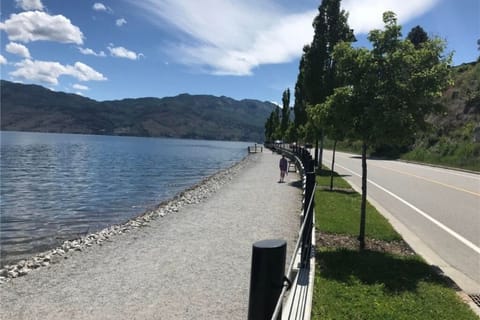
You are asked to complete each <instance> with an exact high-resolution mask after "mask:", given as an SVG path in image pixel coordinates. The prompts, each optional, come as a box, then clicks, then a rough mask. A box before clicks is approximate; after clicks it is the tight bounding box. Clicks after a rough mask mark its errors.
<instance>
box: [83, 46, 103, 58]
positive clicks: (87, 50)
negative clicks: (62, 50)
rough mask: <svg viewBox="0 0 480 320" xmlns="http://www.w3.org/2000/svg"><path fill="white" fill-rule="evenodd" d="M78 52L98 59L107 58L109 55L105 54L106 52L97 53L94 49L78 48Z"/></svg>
mask: <svg viewBox="0 0 480 320" xmlns="http://www.w3.org/2000/svg"><path fill="white" fill-rule="evenodd" d="M78 50H80V52H81V53H82V54H84V55H91V56H96V57H106V56H107V55H106V54H105V52H103V51H100V52H95V51H93V50H92V49H90V48H81V47H78Z"/></svg>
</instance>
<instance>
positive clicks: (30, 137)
mask: <svg viewBox="0 0 480 320" xmlns="http://www.w3.org/2000/svg"><path fill="white" fill-rule="evenodd" d="M0 134H1V155H0V170H1V171H0V174H1V179H0V181H1V186H0V187H1V188H0V213H1V216H0V255H1V264H2V265H3V264H6V263H9V262H11V261H13V260H18V259H22V258H25V257H28V256H30V255H31V254H32V253H35V252H39V251H43V250H47V249H49V248H52V247H55V246H57V245H58V244H60V243H62V242H63V241H64V240H67V239H72V238H76V237H78V236H79V235H82V234H85V233H86V232H94V231H98V230H101V229H103V228H104V227H106V226H109V225H112V224H116V223H121V222H124V221H126V220H128V219H129V218H132V217H134V216H136V215H138V214H141V213H143V212H145V211H146V210H148V209H149V208H153V207H155V206H156V205H157V204H159V203H160V202H162V201H164V200H167V199H169V198H171V197H173V196H174V195H175V194H177V193H179V192H181V191H182V190H184V189H186V188H188V187H190V186H192V185H194V184H196V183H198V182H200V181H201V180H202V179H203V178H205V177H207V176H209V175H211V174H213V173H215V172H217V171H219V170H221V169H224V168H227V167H229V166H231V165H233V164H234V163H235V162H238V161H239V160H240V159H242V158H243V157H244V156H245V155H246V154H247V146H248V145H249V144H248V143H246V142H223V141H204V140H182V139H162V138H138V137H111V136H92V135H73V134H50V133H24V132H1V133H0ZM250 145H251V144H250Z"/></svg>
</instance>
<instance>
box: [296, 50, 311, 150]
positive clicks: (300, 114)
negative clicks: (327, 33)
mask: <svg viewBox="0 0 480 320" xmlns="http://www.w3.org/2000/svg"><path fill="white" fill-rule="evenodd" d="M309 50H310V46H309V45H306V46H304V47H303V54H302V58H301V59H300V64H299V67H298V76H297V82H296V84H295V103H294V104H293V113H294V116H295V117H294V128H295V132H294V134H295V137H294V140H298V139H299V138H300V137H302V138H303V136H302V135H301V134H300V132H301V131H302V130H300V127H302V126H305V125H306V123H307V111H306V105H307V101H306V97H305V88H304V81H303V78H304V67H305V59H306V55H307V53H308V51H309ZM292 141H293V140H292Z"/></svg>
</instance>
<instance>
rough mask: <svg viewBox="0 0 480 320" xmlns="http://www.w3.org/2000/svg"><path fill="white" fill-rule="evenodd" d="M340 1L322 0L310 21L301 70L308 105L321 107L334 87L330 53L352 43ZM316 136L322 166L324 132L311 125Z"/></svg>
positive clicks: (333, 62) (335, 84)
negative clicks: (308, 42)
mask: <svg viewBox="0 0 480 320" xmlns="http://www.w3.org/2000/svg"><path fill="white" fill-rule="evenodd" d="M340 2H341V0H323V1H322V3H321V4H320V7H319V8H318V15H317V16H316V17H315V19H314V21H313V28H314V36H313V40H312V43H311V45H310V49H309V50H308V51H307V52H306V55H305V60H304V68H303V87H304V89H305V100H306V102H307V105H316V104H319V103H323V102H324V101H325V99H326V98H327V97H328V96H329V95H330V94H332V93H333V89H334V88H335V87H336V86H337V83H336V78H335V61H334V60H333V55H332V53H333V49H334V47H335V45H336V44H337V43H339V42H341V41H354V39H355V37H354V35H353V31H352V30H351V29H350V28H349V26H348V23H347V19H348V14H347V13H346V12H345V11H344V10H341V9H340ZM309 127H310V128H312V129H314V133H315V141H316V143H315V160H316V161H317V156H318V154H319V152H318V149H319V148H318V137H320V140H321V141H320V142H321V146H320V159H319V162H320V163H321V162H322V154H323V152H322V149H323V130H322V129H323V128H321V127H316V125H315V123H313V122H312V123H311V124H310V126H309Z"/></svg>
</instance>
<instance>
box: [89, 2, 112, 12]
mask: <svg viewBox="0 0 480 320" xmlns="http://www.w3.org/2000/svg"><path fill="white" fill-rule="evenodd" d="M92 9H93V10H95V11H103V12H107V13H110V14H111V13H113V10H112V9H111V8H110V7H107V6H106V5H104V4H103V3H101V2H95V3H94V4H93V6H92Z"/></svg>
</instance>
